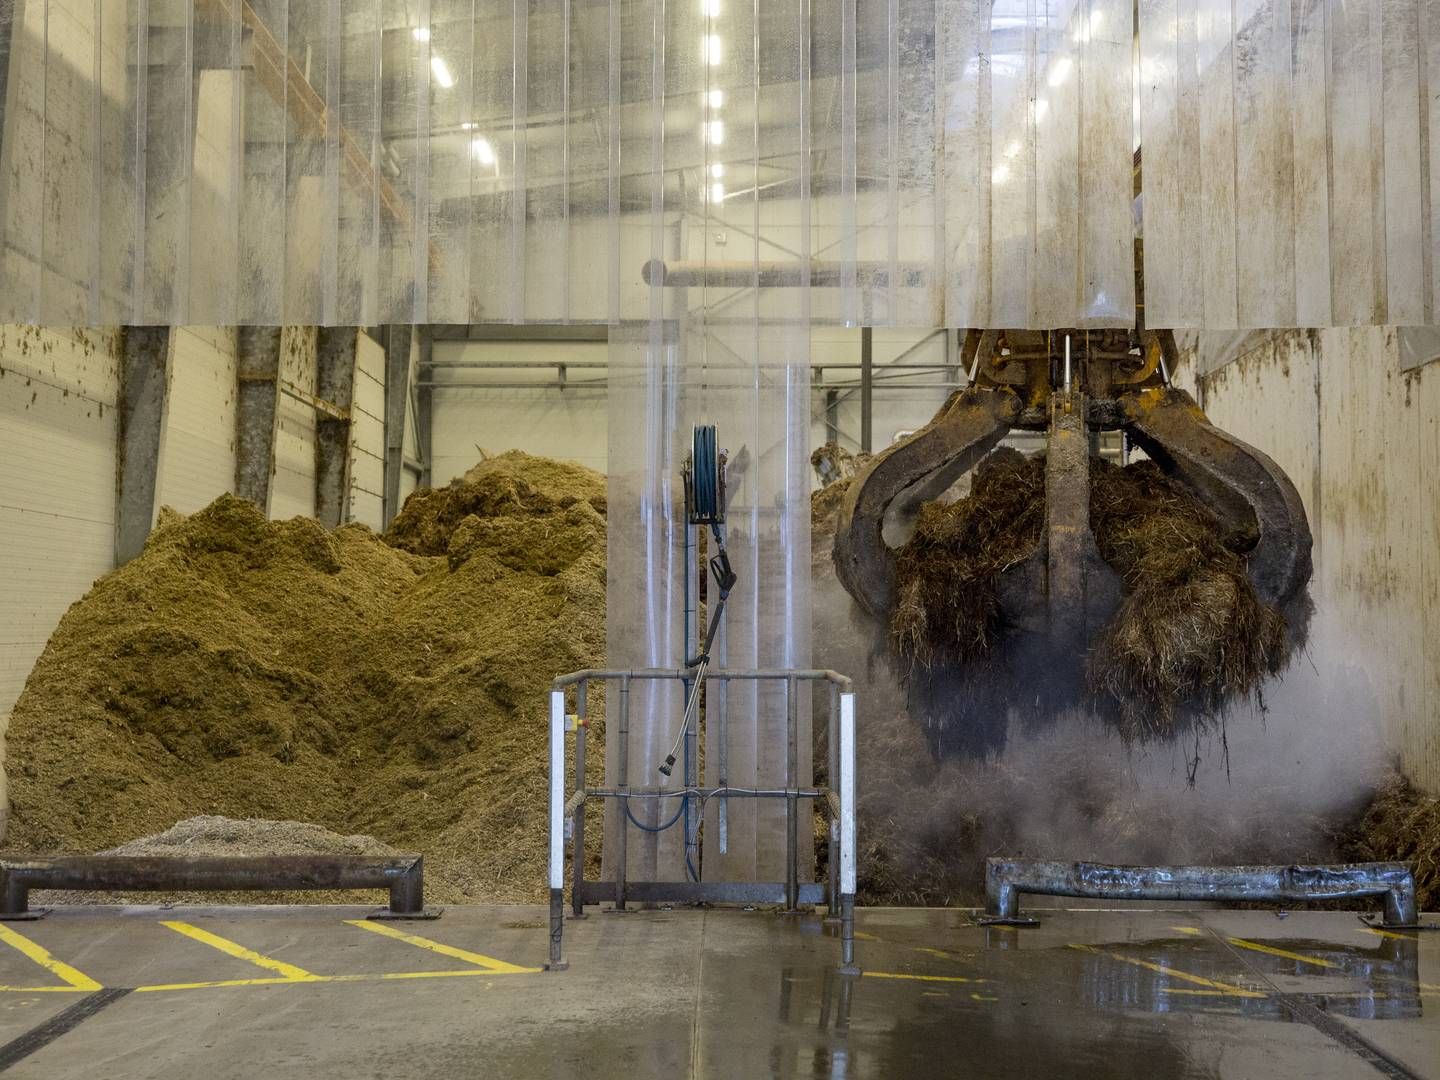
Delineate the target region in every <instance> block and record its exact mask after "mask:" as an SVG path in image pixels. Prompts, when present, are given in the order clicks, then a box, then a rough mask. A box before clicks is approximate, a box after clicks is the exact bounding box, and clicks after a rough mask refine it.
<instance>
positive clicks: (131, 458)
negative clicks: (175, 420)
mask: <svg viewBox="0 0 1440 1080" xmlns="http://www.w3.org/2000/svg"><path fill="white" fill-rule="evenodd" d="M171 364H172V360H171V350H170V331H169V329H168V328H166V327H163V326H127V327H126V328H125V330H124V335H123V347H122V352H121V361H120V418H119V425H118V427H119V443H120V445H119V448H118V449H119V466H120V467H119V469H118V473H117V475H118V483H119V499H118V501H117V505H116V514H115V562H116V564H117V565H123V564H125V563H127V562H129V561H130V560H131V559H133V558H135V556H137V555H139V554H140V552H141V550H142V549H143V548H144V547H145V539H146V537H148V536H149V535H150V526H151V524H152V523H153V522H154V520H155V495H156V486H157V483H158V480H159V470H160V438H161V434H162V433H163V431H164V430H165V413H166V408H167V404H168V401H169V396H170V368H171Z"/></svg>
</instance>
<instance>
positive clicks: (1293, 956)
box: [1225, 937, 1340, 968]
mask: <svg viewBox="0 0 1440 1080" xmlns="http://www.w3.org/2000/svg"><path fill="white" fill-rule="evenodd" d="M1225 940H1226V941H1228V942H1229V943H1230V944H1231V945H1234V946H1235V947H1236V948H1240V949H1249V950H1250V951H1251V952H1258V953H1264V954H1265V955H1266V956H1278V957H1280V958H1281V959H1284V960H1294V961H1295V962H1296V963H1299V964H1314V965H1315V966H1316V967H1322V968H1335V967H1339V966H1340V965H1339V964H1333V963H1331V962H1330V961H1329V960H1321V959H1319V958H1318V957H1314V956H1304V955H1302V954H1300V953H1297V952H1290V951H1289V950H1288V949H1277V948H1275V946H1273V945H1262V944H1261V943H1260V942H1258V941H1246V940H1245V939H1244V938H1238V937H1232V938H1226V939H1225Z"/></svg>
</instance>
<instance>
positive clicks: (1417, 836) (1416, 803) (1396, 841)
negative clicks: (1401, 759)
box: [1343, 773, 1440, 911]
mask: <svg viewBox="0 0 1440 1080" xmlns="http://www.w3.org/2000/svg"><path fill="white" fill-rule="evenodd" d="M1343 847H1344V855H1345V857H1346V858H1347V859H1351V860H1353V861H1355V862H1406V863H1409V864H1410V865H1411V866H1412V867H1413V868H1414V870H1415V893H1416V899H1417V900H1418V901H1419V904H1420V910H1421V911H1440V798H1436V797H1435V796H1434V795H1426V794H1425V793H1424V792H1422V791H1419V790H1418V789H1416V788H1415V786H1414V785H1412V784H1411V783H1410V782H1409V781H1407V780H1406V779H1404V777H1402V776H1400V775H1399V774H1398V773H1397V774H1395V775H1393V776H1391V777H1390V778H1389V779H1388V780H1387V781H1386V782H1385V783H1384V784H1382V785H1381V786H1380V788H1379V789H1378V790H1377V791H1376V792H1375V797H1374V799H1372V800H1371V802H1370V805H1369V806H1368V807H1367V808H1366V809H1365V814H1364V816H1363V817H1362V818H1361V819H1360V820H1359V822H1357V823H1356V824H1355V826H1354V827H1353V828H1351V829H1349V830H1348V831H1347V832H1346V833H1345V835H1344V837H1343Z"/></svg>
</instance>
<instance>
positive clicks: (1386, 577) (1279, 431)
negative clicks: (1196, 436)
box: [1192, 328, 1440, 793]
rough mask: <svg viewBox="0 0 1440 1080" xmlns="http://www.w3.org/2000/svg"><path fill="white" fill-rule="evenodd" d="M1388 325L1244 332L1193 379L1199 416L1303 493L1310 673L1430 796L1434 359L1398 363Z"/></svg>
mask: <svg viewBox="0 0 1440 1080" xmlns="http://www.w3.org/2000/svg"><path fill="white" fill-rule="evenodd" d="M1402 333H1403V332H1397V331H1396V330H1395V329H1394V328H1358V329H1334V330H1323V331H1308V332H1307V331H1296V332H1285V333H1265V334H1256V335H1251V336H1250V337H1249V338H1248V339H1247V340H1246V341H1244V342H1243V343H1241V344H1240V345H1239V347H1238V348H1237V349H1235V350H1233V351H1234V352H1236V353H1237V354H1238V356H1237V358H1236V359H1233V360H1231V361H1230V362H1228V363H1226V364H1224V366H1221V367H1219V368H1217V369H1216V370H1214V371H1211V372H1210V373H1209V374H1205V375H1200V376H1198V377H1197V378H1195V382H1196V384H1197V389H1198V392H1199V395H1200V397H1201V401H1202V404H1203V405H1204V407H1205V410H1206V412H1207V413H1208V414H1209V416H1210V419H1211V420H1213V421H1214V422H1215V423H1216V424H1217V425H1219V426H1220V427H1222V428H1224V429H1226V430H1227V431H1230V432H1232V433H1233V434H1235V435H1237V436H1238V437H1240V438H1242V439H1244V440H1246V441H1247V442H1249V443H1251V444H1252V445H1254V446H1256V447H1257V448H1259V449H1261V450H1263V451H1265V452H1266V453H1267V454H1269V455H1270V456H1271V457H1273V458H1274V459H1275V460H1276V462H1277V463H1279V464H1280V466H1281V467H1282V468H1284V469H1285V470H1286V472H1287V473H1289V475H1290V477H1291V479H1292V480H1293V481H1294V482H1295V485H1296V487H1297V488H1298V489H1299V491H1300V494H1301V497H1302V498H1303V499H1304V501H1305V507H1306V511H1307V512H1308V514H1309V516H1310V524H1311V529H1312V531H1313V532H1314V534H1315V556H1316V572H1315V579H1314V583H1313V585H1312V588H1311V593H1312V596H1313V597H1314V599H1315V603H1316V607H1317V614H1316V624H1317V627H1318V628H1319V631H1320V633H1319V636H1318V637H1317V638H1315V639H1314V640H1312V644H1311V650H1310V651H1311V658H1312V660H1313V661H1314V663H1315V665H1316V668H1317V670H1318V671H1319V672H1320V674H1321V676H1322V677H1323V678H1324V679H1326V680H1327V681H1328V682H1329V683H1330V684H1331V685H1333V686H1334V687H1335V691H1336V700H1339V699H1340V698H1341V697H1342V696H1344V697H1347V698H1349V699H1351V700H1357V699H1358V700H1361V701H1363V702H1366V703H1367V704H1366V706H1365V712H1366V713H1367V714H1365V715H1355V716H1354V717H1353V718H1352V719H1353V723H1355V724H1356V725H1364V726H1368V725H1371V724H1373V725H1375V727H1376V729H1377V730H1378V731H1379V732H1380V733H1381V735H1382V737H1383V738H1384V740H1385V742H1386V745H1387V746H1388V747H1389V749H1391V750H1392V751H1393V752H1394V753H1395V754H1396V755H1397V756H1398V758H1399V761H1400V763H1401V765H1402V768H1403V769H1404V771H1405V773H1406V774H1407V775H1408V776H1410V777H1411V778H1412V779H1413V780H1414V781H1415V782H1416V783H1418V784H1420V785H1421V786H1423V787H1425V788H1427V789H1428V790H1430V791H1432V792H1437V793H1440V364H1434V363H1431V364H1428V365H1425V366H1422V367H1418V368H1413V369H1410V370H1403V369H1402V367H1401V352H1402V350H1401V348H1400V344H1399V337H1400V335H1401V334H1402ZM1204 366H1205V365H1204V364H1203V363H1202V364H1201V365H1200V367H1201V368H1202V369H1203V367H1204ZM1192 370H1193V369H1192Z"/></svg>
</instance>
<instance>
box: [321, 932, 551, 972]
mask: <svg viewBox="0 0 1440 1080" xmlns="http://www.w3.org/2000/svg"><path fill="white" fill-rule="evenodd" d="M345 922H347V923H348V924H349V925H351V926H358V927H359V928H360V929H361V930H369V931H370V932H371V933H372V934H382V935H384V936H385V937H388V938H394V939H395V940H396V941H403V942H405V944H407V945H414V946H415V947H416V948H417V949H428V950H429V951H430V952H433V953H439V954H440V955H441V956H449V957H452V958H453V959H455V960H464V961H465V962H466V963H467V964H475V965H477V966H479V967H482V968H484V969H485V970H486V971H493V972H495V973H496V974H497V975H517V974H520V973H521V972H531V971H539V970H540V969H539V968H523V967H517V966H516V965H515V964H507V963H506V962H505V961H504V960H496V959H495V958H494V957H493V956H482V955H481V954H480V953H475V952H469V951H468V950H466V949H457V948H456V947H455V946H454V945H442V944H440V942H438V941H431V940H430V939H429V938H423V937H419V936H417V935H415V934H407V933H405V931H403V930H396V929H395V928H394V927H393V926H386V925H385V924H384V923H377V922H371V921H370V920H368V919H346V920H345Z"/></svg>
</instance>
